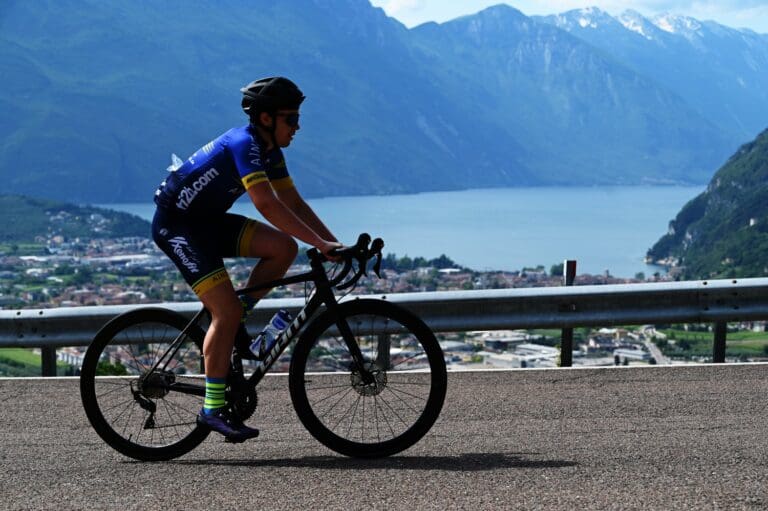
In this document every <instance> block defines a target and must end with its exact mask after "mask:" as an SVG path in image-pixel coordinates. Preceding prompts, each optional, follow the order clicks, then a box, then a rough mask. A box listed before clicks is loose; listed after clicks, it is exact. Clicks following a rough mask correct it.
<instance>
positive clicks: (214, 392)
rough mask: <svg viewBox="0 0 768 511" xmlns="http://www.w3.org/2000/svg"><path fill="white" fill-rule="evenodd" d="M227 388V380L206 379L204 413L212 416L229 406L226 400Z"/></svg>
mask: <svg viewBox="0 0 768 511" xmlns="http://www.w3.org/2000/svg"><path fill="white" fill-rule="evenodd" d="M226 388H227V380H226V378H208V377H207V376H206V377H205V403H204V404H203V412H204V413H205V414H207V415H210V414H211V413H213V412H214V411H216V410H218V409H219V408H224V407H225V406H227V401H226V400H225V399H224V389H226Z"/></svg>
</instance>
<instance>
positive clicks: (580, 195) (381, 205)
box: [99, 185, 704, 277]
mask: <svg viewBox="0 0 768 511" xmlns="http://www.w3.org/2000/svg"><path fill="white" fill-rule="evenodd" d="M703 190H704V186H703V185H702V186H693V187H691V186H611V187H579V188H566V187H562V188H561V187H543V188H501V189H482V190H465V191H458V192H432V193H420V194H414V195H390V196H362V197H331V198H322V199H310V200H308V202H309V203H310V204H311V205H312V207H313V208H314V209H315V211H316V212H317V214H318V215H319V216H320V217H321V218H322V219H323V221H324V222H325V223H326V224H327V225H328V226H329V227H330V228H331V231H333V232H334V234H336V236H338V237H339V239H340V240H341V241H342V242H347V243H352V242H354V241H355V240H356V239H357V235H358V234H359V233H361V232H368V233H370V234H371V235H372V236H374V237H376V236H380V237H382V238H383V239H384V241H385V243H386V246H385V250H384V252H385V253H394V254H397V255H398V256H404V255H408V256H410V257H417V256H422V257H425V258H427V259H430V258H433V257H437V256H439V255H441V254H445V255H447V256H448V257H450V258H451V259H453V260H454V261H456V262H457V263H458V264H461V265H463V266H468V267H470V268H474V269H476V270H520V269H522V268H524V267H535V266H537V265H544V267H545V268H546V269H547V270H549V268H550V267H551V266H552V265H553V264H556V263H561V262H562V261H563V260H564V259H575V260H576V261H577V273H579V274H582V273H592V274H602V273H604V272H605V271H609V272H610V274H611V275H614V276H617V277H633V276H635V274H636V273H638V272H644V273H645V274H646V275H651V274H653V273H654V272H656V271H662V272H663V270H660V269H659V268H658V267H655V266H649V265H646V264H645V263H644V262H643V257H644V256H645V253H646V251H647V250H648V249H649V248H650V247H651V246H652V245H653V244H654V243H655V242H656V241H657V240H658V239H659V238H660V237H661V236H662V235H663V234H665V233H666V232H667V227H668V224H669V221H670V220H671V219H673V218H674V217H675V215H676V214H677V213H678V212H679V211H680V209H681V208H682V207H683V205H685V203H686V202H688V201H689V200H691V199H693V198H694V197H695V196H696V195H698V194H699V193H701V192H702V191H703ZM99 206H101V207H107V208H110V209H115V210H118V211H126V212H129V213H133V214H136V215H138V216H140V217H142V218H145V219H147V220H151V219H152V215H153V212H154V204H152V203H146V204H144V203H142V204H135V203H134V204H101V205H99ZM232 211H234V212H236V213H240V214H245V215H248V216H252V217H255V218H261V217H260V216H259V215H258V212H257V211H256V209H255V208H254V207H253V205H251V204H250V202H247V199H246V198H242V199H241V200H240V201H238V202H237V203H236V204H235V206H233V209H232Z"/></svg>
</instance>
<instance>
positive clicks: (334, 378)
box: [290, 299, 447, 458]
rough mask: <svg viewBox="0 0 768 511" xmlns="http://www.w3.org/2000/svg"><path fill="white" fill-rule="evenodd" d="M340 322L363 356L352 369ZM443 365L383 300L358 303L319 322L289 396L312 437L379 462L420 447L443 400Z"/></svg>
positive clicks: (420, 333)
mask: <svg viewBox="0 0 768 511" xmlns="http://www.w3.org/2000/svg"><path fill="white" fill-rule="evenodd" d="M337 322H346V323H347V325H349V328H350V330H351V331H352V334H353V336H354V339H353V340H350V341H352V342H356V343H357V346H358V347H359V348H360V351H361V352H362V354H363V359H364V370H363V371H361V370H360V369H359V368H358V367H357V365H356V364H355V363H354V362H353V357H352V354H351V353H350V349H349V345H348V343H347V342H346V341H345V340H344V339H342V337H341V335H340V334H339V332H338V327H337ZM446 385H447V377H446V370H445V359H444V357H443V352H442V350H441V349H440V345H439V344H438V342H437V339H435V336H434V334H433V333H432V331H431V330H430V329H429V327H427V325H426V324H425V323H424V322H423V321H422V320H421V319H419V318H418V317H416V316H415V315H413V314H412V313H410V312H409V311H407V310H405V309H403V308H401V307H398V306H397V305H394V304H392V303H390V302H385V301H383V300H370V299H363V300H355V301H351V302H346V303H343V304H341V305H339V309H338V314H332V313H330V312H329V311H326V312H324V313H323V314H321V315H320V316H319V317H318V318H317V319H315V320H314V321H312V323H311V324H310V325H309V326H308V327H307V330H306V331H305V332H304V333H303V334H302V336H301V338H300V340H299V342H298V343H297V345H296V348H295V350H294V353H293V358H292V360H291V369H290V391H291V399H292V401H293V405H294V408H295V409H296V413H297V414H298V416H299V419H300V420H301V422H302V423H303V424H304V426H305V427H306V428H307V430H309V432H310V433H311V434H312V435H313V436H314V437H315V438H316V439H317V440H319V441H320V442H321V443H323V444H324V445H325V446H327V447H329V448H330V449H332V450H334V451H336V452H339V453H341V454H345V455H347V456H353V457H362V458H376V457H382V456H389V455H392V454H395V453H398V452H400V451H402V450H404V449H407V448H408V447H411V446H412V445H413V444H415V443H416V442H418V441H419V440H420V439H421V438H422V437H423V436H424V435H425V434H426V433H427V432H428V431H429V429H430V428H431V427H432V425H433V424H434V423H435V421H436V420H437V417H438V415H439V414H440V410H441V409H442V406H443V401H444V400H445V392H446Z"/></svg>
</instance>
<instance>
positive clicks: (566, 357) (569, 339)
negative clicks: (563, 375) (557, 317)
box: [560, 259, 576, 367]
mask: <svg viewBox="0 0 768 511" xmlns="http://www.w3.org/2000/svg"><path fill="white" fill-rule="evenodd" d="M575 278H576V261H574V260H571V259H566V260H565V261H563V284H564V285H566V286H572V285H573V281H574V279H575ZM572 365H573V328H563V330H562V333H561V335H560V367H571V366H572Z"/></svg>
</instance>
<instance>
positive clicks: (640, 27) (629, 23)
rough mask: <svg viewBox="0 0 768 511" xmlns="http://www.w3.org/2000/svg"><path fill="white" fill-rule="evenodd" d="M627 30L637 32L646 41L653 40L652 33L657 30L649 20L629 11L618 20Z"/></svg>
mask: <svg viewBox="0 0 768 511" xmlns="http://www.w3.org/2000/svg"><path fill="white" fill-rule="evenodd" d="M616 19H617V20H618V21H619V23H621V24H622V25H624V27H625V28H626V29H627V30H631V31H632V32H636V33H638V34H640V35H641V36H643V37H645V38H646V39H653V34H652V31H653V29H654V28H655V27H654V25H653V23H651V22H650V21H649V20H648V18H646V17H645V16H643V15H642V14H640V13H639V12H637V11H633V10H631V9H628V10H626V11H624V12H623V13H621V14H620V15H619V16H618V17H617V18H616Z"/></svg>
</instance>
